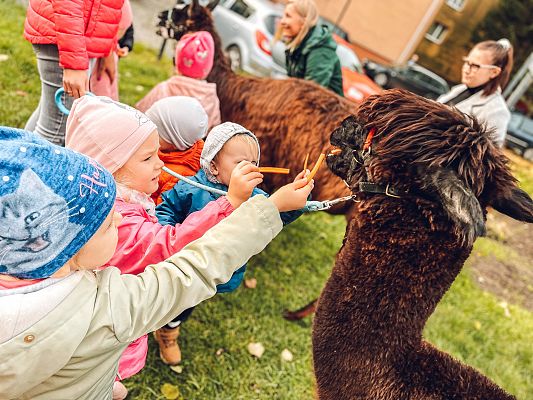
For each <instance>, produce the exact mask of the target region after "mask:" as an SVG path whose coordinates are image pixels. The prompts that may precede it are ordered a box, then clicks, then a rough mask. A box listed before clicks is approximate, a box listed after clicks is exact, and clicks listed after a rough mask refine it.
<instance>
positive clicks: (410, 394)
mask: <svg viewBox="0 0 533 400" xmlns="http://www.w3.org/2000/svg"><path fill="white" fill-rule="evenodd" d="M372 129H374V130H375V133H374V136H373V139H372V140H371V141H370V143H371V146H370V148H369V149H368V150H366V151H365V150H362V148H363V143H364V142H365V140H366V139H367V138H368V135H369V132H370V131H371V130H372ZM331 143H332V144H333V145H335V146H337V147H339V148H340V149H342V152H341V153H340V154H339V155H338V156H333V157H330V158H328V166H329V167H330V168H331V169H332V171H333V172H334V173H336V174H337V175H339V176H340V177H341V178H343V179H344V180H346V182H347V183H348V184H349V186H350V187H351V189H352V192H353V193H354V194H356V195H357V196H358V200H359V202H358V203H356V209H355V213H354V214H353V218H352V220H351V221H350V222H349V224H348V228H347V231H346V236H345V239H344V243H343V246H342V248H341V250H340V252H339V254H338V256H337V258H336V262H335V266H334V268H333V272H332V274H331V277H330V278H329V280H328V282H327V284H326V286H325V288H324V290H323V292H322V294H321V296H320V299H319V301H318V308H317V311H316V315H315V319H314V324H313V357H314V368H315V374H316V380H317V390H318V395H319V398H320V399H321V400H343V399H350V400H353V399H358V400H362V399H367V400H403V399H405V400H407V399H409V400H422V399H424V400H437V399H439V400H451V399H464V400H467V399H468V400H481V399H483V400H487V399H491V400H496V399H514V398H515V397H514V396H512V395H510V394H507V393H506V392H505V391H504V390H502V389H501V388H499V387H498V386H497V385H496V384H494V383H493V382H492V381H490V380H489V379H488V378H486V377H485V376H483V375H482V374H481V373H479V372H478V371H476V370H475V369H473V368H471V367H469V366H467V365H464V364H462V363H460V362H459V361H457V360H455V359H454V358H452V357H450V356H449V355H448V354H446V353H444V352H442V351H439V350H438V349H436V348H435V347H433V346H432V345H431V344H429V343H427V342H426V341H424V340H423V339H422V331H423V329H424V326H425V324H426V321H427V320H428V318H429V317H430V315H431V314H432V313H433V311H434V310H435V307H436V306H437V304H438V303H439V301H440V300H441V298H442V296H443V295H444V293H446V291H447V290H448V289H449V288H450V286H451V284H452V283H453V281H454V279H455V277H456V276H457V274H458V273H459V272H460V270H461V268H462V266H463V263H464V261H465V260H466V258H467V257H468V255H469V254H470V252H471V250H472V244H473V242H474V240H475V238H476V237H477V236H479V235H482V234H483V233H484V230H485V225H484V221H485V215H486V208H487V207H488V206H491V207H493V208H494V209H496V210H498V211H500V212H502V213H504V214H507V215H509V216H511V217H512V218H515V219H517V220H521V221H526V222H529V223H531V222H533V202H532V200H531V198H530V197H529V196H528V195H527V194H526V193H525V192H523V191H522V190H520V189H518V188H517V186H516V181H515V179H514V178H513V177H512V175H511V173H510V171H509V168H508V166H507V159H506V157H505V156H504V155H503V153H501V151H500V150H499V149H497V148H496V147H495V146H494V145H493V144H492V142H491V140H490V139H489V135H488V133H487V131H486V130H485V128H484V127H482V126H480V125H479V124H478V123H477V121H475V120H472V119H471V118H469V117H467V116H465V115H464V114H462V113H460V112H458V111H456V110H452V109H450V108H448V107H446V106H443V105H440V104H438V103H436V102H433V101H430V100H426V99H423V98H421V97H418V96H416V95H413V94H411V93H409V92H405V91H400V90H391V91H387V92H384V93H383V94H382V95H377V96H372V97H370V98H368V99H367V100H366V101H365V102H364V103H363V104H362V105H361V106H360V108H359V113H358V115H357V116H356V117H349V118H347V119H346V120H345V121H344V122H343V123H342V125H341V127H340V128H338V129H337V130H335V131H334V132H333V133H332V135H331ZM363 182H367V183H363ZM368 182H372V183H374V184H376V185H372V184H370V183H368ZM387 185H389V186H388V188H387ZM385 191H387V192H388V193H389V194H391V195H392V196H391V195H387V194H385V193H384V192H385ZM393 196H399V197H393Z"/></svg>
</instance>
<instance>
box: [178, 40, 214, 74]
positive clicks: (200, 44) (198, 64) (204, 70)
mask: <svg viewBox="0 0 533 400" xmlns="http://www.w3.org/2000/svg"><path fill="white" fill-rule="evenodd" d="M214 57H215V43H214V41H213V36H211V34H210V33H209V32H206V31H199V32H194V33H188V34H186V35H184V36H183V37H182V38H181V39H180V41H179V42H178V45H177V46H176V70H177V71H178V73H180V74H181V75H183V76H188V77H189V78H195V79H205V78H207V75H209V72H211V68H213V59H214Z"/></svg>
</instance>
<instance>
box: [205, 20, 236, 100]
mask: <svg viewBox="0 0 533 400" xmlns="http://www.w3.org/2000/svg"><path fill="white" fill-rule="evenodd" d="M209 31H210V33H211V35H212V36H213V41H214V43H215V62H214V64H213V68H212V69H211V72H210V74H209V76H208V77H207V80H208V81H209V82H213V83H216V84H217V87H218V88H219V89H218V90H217V92H218V93H219V97H220V96H221V94H222V95H223V94H224V93H225V89H226V85H227V82H228V80H229V79H232V78H237V75H236V74H235V73H234V72H233V71H232V70H231V68H230V65H229V62H228V59H227V58H226V55H225V54H224V51H223V50H222V41H221V40H220V36H219V35H218V33H217V32H216V31H215V29H214V27H211V29H210V30H209Z"/></svg>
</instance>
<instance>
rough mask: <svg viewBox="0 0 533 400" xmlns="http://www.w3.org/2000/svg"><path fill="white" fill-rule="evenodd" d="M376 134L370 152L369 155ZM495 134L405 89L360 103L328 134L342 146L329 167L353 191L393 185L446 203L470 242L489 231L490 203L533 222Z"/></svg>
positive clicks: (528, 203) (530, 205)
mask: <svg viewBox="0 0 533 400" xmlns="http://www.w3.org/2000/svg"><path fill="white" fill-rule="evenodd" d="M371 130H374V131H375V134H374V136H373V139H372V141H371V142H370V150H366V151H365V150H364V147H365V140H366V139H367V137H368V135H369V132H370V131H371ZM490 134H491V132H490V131H489V130H488V129H486V127H484V126H483V125H481V124H479V123H478V122H477V121H476V120H475V119H473V118H471V117H468V116H466V115H464V114H462V113H461V112H459V111H457V110H455V109H453V108H450V107H448V106H445V105H442V104H439V103H436V102H434V101H431V100H427V99H423V98H421V97H419V96H416V95H414V94H412V93H409V92H406V91H403V90H389V91H385V92H383V94H380V95H376V96H371V97H369V98H368V99H367V100H366V101H365V102H363V103H362V104H361V105H360V107H359V109H358V114H357V116H351V117H348V118H346V119H345V120H344V121H343V122H342V124H341V126H340V127H339V128H337V129H336V130H335V131H333V133H332V134H331V137H330V142H331V144H332V145H333V146H335V147H337V148H339V149H340V152H338V153H337V154H335V155H330V156H328V158H327V164H328V166H329V168H330V169H331V170H332V171H333V173H335V174H336V175H338V176H339V177H341V178H342V179H344V181H345V182H346V183H347V184H348V186H349V187H350V188H351V190H352V192H354V193H356V194H357V192H358V191H359V182H361V181H370V182H374V183H378V184H382V185H387V184H389V185H391V186H393V187H395V188H397V189H400V190H402V191H407V192H409V193H412V195H411V196H422V197H424V198H426V199H429V200H431V201H434V202H438V203H440V204H441V206H442V208H443V209H444V211H445V212H446V213H447V214H448V217H449V218H450V220H451V222H452V223H453V224H454V226H455V230H456V232H457V234H458V235H459V236H460V237H461V238H462V240H463V241H464V242H466V243H469V244H471V243H472V242H473V240H474V239H475V237H476V236H480V235H482V234H483V233H484V231H485V229H484V209H485V208H486V207H487V206H489V205H490V206H492V207H494V208H495V209H497V210H498V211H500V212H503V213H504V214H507V215H509V216H511V217H513V218H515V219H518V220H522V221H527V222H533V202H532V201H531V199H530V197H529V196H528V195H527V194H526V193H524V192H523V191H521V190H520V189H518V188H517V187H516V181H515V179H514V178H513V177H512V175H511V173H510V170H509V168H508V166H507V159H506V157H505V156H504V155H503V153H502V152H501V151H500V150H499V149H498V148H496V147H495V146H494V144H493V143H492V141H491V139H490Z"/></svg>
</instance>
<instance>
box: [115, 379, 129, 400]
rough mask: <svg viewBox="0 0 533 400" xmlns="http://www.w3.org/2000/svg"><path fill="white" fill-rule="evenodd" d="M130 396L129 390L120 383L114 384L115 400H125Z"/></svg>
mask: <svg viewBox="0 0 533 400" xmlns="http://www.w3.org/2000/svg"><path fill="white" fill-rule="evenodd" d="M126 396H128V389H126V386H124V385H123V384H122V382H120V381H115V382H114V383H113V400H124V399H125V398H126Z"/></svg>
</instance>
